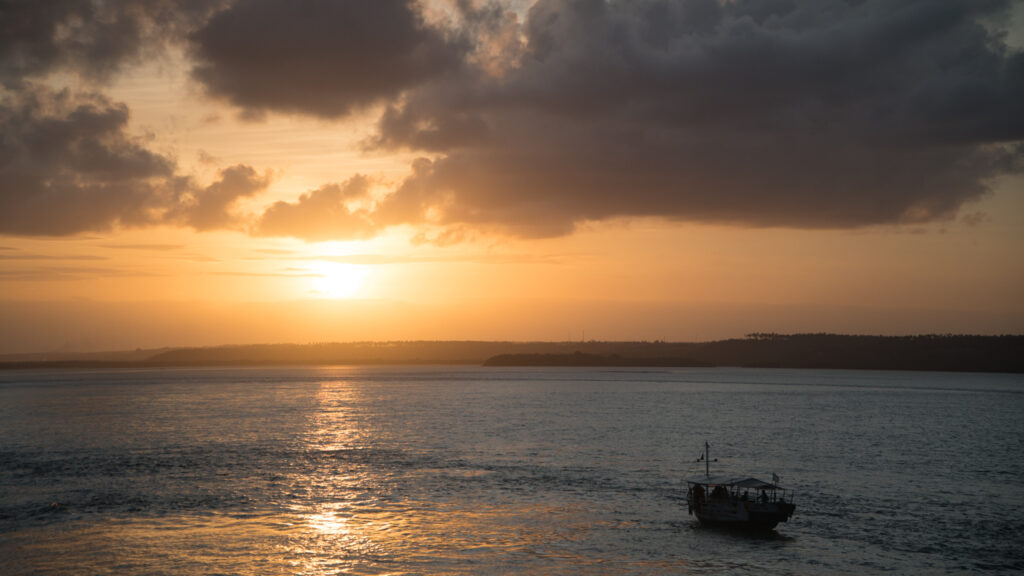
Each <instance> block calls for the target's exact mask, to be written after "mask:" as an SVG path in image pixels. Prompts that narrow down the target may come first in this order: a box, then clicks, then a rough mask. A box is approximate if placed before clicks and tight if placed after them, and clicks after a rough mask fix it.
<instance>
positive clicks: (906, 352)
mask: <svg viewBox="0 0 1024 576" xmlns="http://www.w3.org/2000/svg"><path fill="white" fill-rule="evenodd" d="M414 364H432V365H476V366H538V367H557V366H566V367H602V366H607V367H714V366H736V367H749V368H830V369H852V370H858V369H861V370H930V371H944V372H1008V373H1024V335H1007V336H971V335H924V336H847V335H837V334H792V335H784V334H750V335H748V336H747V337H746V338H742V339H731V340H719V341H713V342H702V343H687V342H662V341H654V342H597V341H590V342H486V341H438V342H432V341H409V342H349V343H317V344H254V345H243V346H217V347H205V348H176V349H161V350H150V351H145V350H136V351H131V352H107V353H93V354H57V353H51V354H21V355H6V356H0V370H31V369H79V370H81V369H110V368H139V369H142V368H180V367H216V366H275V365H280V366H295V365H414Z"/></svg>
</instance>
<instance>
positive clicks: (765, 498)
mask: <svg viewBox="0 0 1024 576" xmlns="http://www.w3.org/2000/svg"><path fill="white" fill-rule="evenodd" d="M757 499H758V501H760V502H761V503H762V504H765V503H767V502H768V493H767V492H765V491H764V488H762V489H761V495H760V496H758V498H757Z"/></svg>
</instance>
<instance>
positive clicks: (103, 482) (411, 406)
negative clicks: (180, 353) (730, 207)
mask: <svg viewBox="0 0 1024 576" xmlns="http://www.w3.org/2000/svg"><path fill="white" fill-rule="evenodd" d="M1022 409H1024V377H1021V376H1019V375H1016V376H1015V375H982V374H937V373H896V372H846V371H785V370H741V369H685V370H655V371H645V370H607V369H600V370H598V369H483V368H468V367H414V368H408V367H402V368H397V367H373V368H362V367H359V368H346V367H338V368H284V369H262V368H261V369H189V370H144V371H82V372H75V371H52V372H6V373H0V573H3V574H10V575H23V574H26V575H27V574H47V575H51V574H53V575H60V574H119V575H121V574H128V575H131V574H140V575H141V574H146V575H151V574H240V575H249V574H308V575H321V574H348V573H353V574H764V573H772V574H864V573H875V574H877V573H883V572H890V573H896V574H906V573H928V574H958V573H989V574H999V573H1013V572H1019V571H1021V570H1024V536H1022V535H1024V458H1022V455H1024V449H1022V448H1024V446H1022V444H1024V417H1022V415H1024V410H1022ZM705 440H708V441H709V442H711V445H712V457H713V458H718V462H717V463H714V464H713V466H714V467H715V469H716V470H718V471H719V472H722V473H726V472H735V473H744V474H750V475H754V476H759V477H762V478H770V477H771V473H772V472H776V473H778V474H779V475H780V476H781V477H782V483H783V484H786V485H787V486H789V487H792V488H794V489H795V490H796V497H797V499H796V503H797V511H796V515H795V516H794V518H793V519H792V520H791V521H790V522H789V523H786V524H780V526H779V528H778V529H777V530H776V531H775V532H771V533H768V534H761V535H750V534H744V533H736V532H729V531H721V530H714V529H707V528H702V527H701V526H700V525H699V524H698V523H696V522H695V520H694V519H693V517H691V516H688V515H687V512H686V503H685V498H684V492H685V490H684V489H685V485H684V483H683V482H682V479H683V478H684V477H686V476H688V475H693V474H696V473H698V472H702V467H703V464H697V463H695V462H694V460H695V459H696V458H697V456H698V455H699V454H700V452H701V450H702V448H703V443H704V441H705Z"/></svg>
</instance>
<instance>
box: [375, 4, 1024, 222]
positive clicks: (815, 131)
mask: <svg viewBox="0 0 1024 576" xmlns="http://www.w3.org/2000/svg"><path fill="white" fill-rule="evenodd" d="M1008 7H1009V2H1004V1H995V0H993V1H987V0H986V1H980V2H978V1H974V0H965V1H952V2H931V1H927V0H923V1H915V0H902V1H895V0H880V1H871V0H868V1H865V2H856V3H853V2H845V1H839V0H813V1H792V2H764V1H753V0H751V1H735V2H728V3H719V2H716V1H714V0H688V1H682V2H667V1H661V0H645V1H636V2H603V1H600V0H540V1H539V2H537V3H536V4H534V5H533V6H532V8H531V9H530V11H529V16H528V18H527V19H526V20H525V22H523V23H522V26H521V33H522V36H523V37H524V38H525V41H524V42H522V43H521V44H520V45H519V46H509V47H508V50H510V51H512V52H513V54H512V55H513V56H515V64H514V65H512V66H509V67H508V69H507V70H505V71H504V72H503V73H502V74H500V75H497V76H495V75H493V74H487V73H484V71H477V73H475V74H474V73H470V72H465V73H463V74H461V75H460V77H459V82H460V83H459V84H458V85H451V84H448V85H444V86H441V85H431V86H427V87H424V88H423V89H421V90H417V91H414V92H413V93H411V94H410V95H409V96H408V97H407V99H406V100H405V101H404V102H403V103H401V104H398V105H395V106H393V107H391V108H389V109H388V110H387V111H386V113H385V114H384V115H383V117H382V118H381V121H380V124H379V128H380V137H379V140H378V142H377V145H378V146H380V147H383V148H389V149H402V148H406V149H413V150H423V151H425V152H428V153H432V154H434V159H433V160H422V161H420V163H419V164H418V165H417V166H415V167H414V170H413V174H412V175H411V176H410V177H409V179H408V180H407V181H406V182H405V183H404V184H403V185H402V186H400V187H399V188H398V189H397V190H396V191H395V193H394V194H393V195H392V196H391V197H390V198H388V199H387V200H386V201H384V202H383V203H382V204H381V205H380V208H379V209H380V213H379V214H375V215H373V217H374V218H375V220H376V221H377V222H378V223H380V224H382V225H393V224H397V223H418V222H424V221H427V215H428V214H433V215H434V218H435V219H436V220H437V221H439V222H440V223H442V224H446V225H449V226H453V227H454V226H463V225H472V226H477V227H490V228H497V229H501V230H504V231H506V232H509V233H512V234H516V235H520V236H556V235H561V234H566V233H569V232H571V231H572V230H573V228H574V226H575V225H576V224H577V223H579V222H582V221H587V220H600V219H606V218H612V217H617V216H663V217H666V218H669V219H675V220H685V221H711V222H726V223H738V224H742V225H749V226H793V227H807V228H820V227H859V226H867V225H876V224H896V223H910V222H913V223H919V222H927V221H931V220H935V219H944V218H949V217H952V216H953V215H955V214H956V213H957V212H958V210H959V209H960V208H961V207H962V206H963V205H964V204H966V203H968V202H970V201H972V200H976V199H978V198H980V197H982V196H984V195H985V194H986V193H987V192H988V186H989V183H990V182H991V180H992V179H993V178H994V177H996V176H999V175H1000V174H1003V173H1006V172H1008V171H1010V170H1014V169H1017V170H1019V168H1020V154H1021V148H1020V147H1019V146H1016V145H1015V144H1016V143H1019V142H1020V141H1021V140H1022V138H1024V107H1022V106H1020V104H1019V103H1020V102H1022V101H1024V54H1022V53H1021V52H1019V51H1018V52H1013V51H1011V50H1010V49H1009V48H1007V47H1006V46H1005V45H1004V44H1003V43H1002V41H1001V38H1000V37H999V36H998V35H997V34H995V33H993V31H992V29H991V28H987V27H986V26H984V25H982V23H981V21H982V20H983V19H984V20H991V19H992V18H994V17H997V16H998V15H999V14H1003V13H1005V11H1006V10H1007V9H1008ZM470 16H473V14H470ZM438 214H439V215H440V217H439V218H437V215H438Z"/></svg>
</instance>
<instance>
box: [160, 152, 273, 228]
mask: <svg viewBox="0 0 1024 576" xmlns="http://www.w3.org/2000/svg"><path fill="white" fill-rule="evenodd" d="M269 185H270V174H269V173H268V174H263V175H260V174H258V173H257V172H256V170H254V169H253V168H252V167H251V166H245V165H243V164H239V165H236V166H231V167H230V168H226V169H224V170H221V172H220V179H219V180H217V181H216V182H214V183H212V184H210V185H209V186H206V187H205V188H201V189H200V188H196V189H194V190H193V191H190V192H188V193H187V194H186V195H184V196H183V198H182V199H181V201H180V203H179V204H178V205H176V206H174V207H173V208H171V209H170V211H169V212H168V213H167V215H166V216H165V217H164V220H165V221H167V222H174V223H177V224H181V225H185V226H189V227H192V228H194V229H196V230H197V231H200V232H203V231H207V230H218V229H226V228H237V227H238V225H239V223H240V222H241V221H242V219H241V218H240V217H239V216H237V215H236V214H234V213H233V212H232V209H233V208H234V206H235V203H236V202H237V201H238V200H239V199H241V198H245V197H248V196H252V195H254V194H256V193H257V192H261V191H263V190H265V189H266V188H267V186H269Z"/></svg>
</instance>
